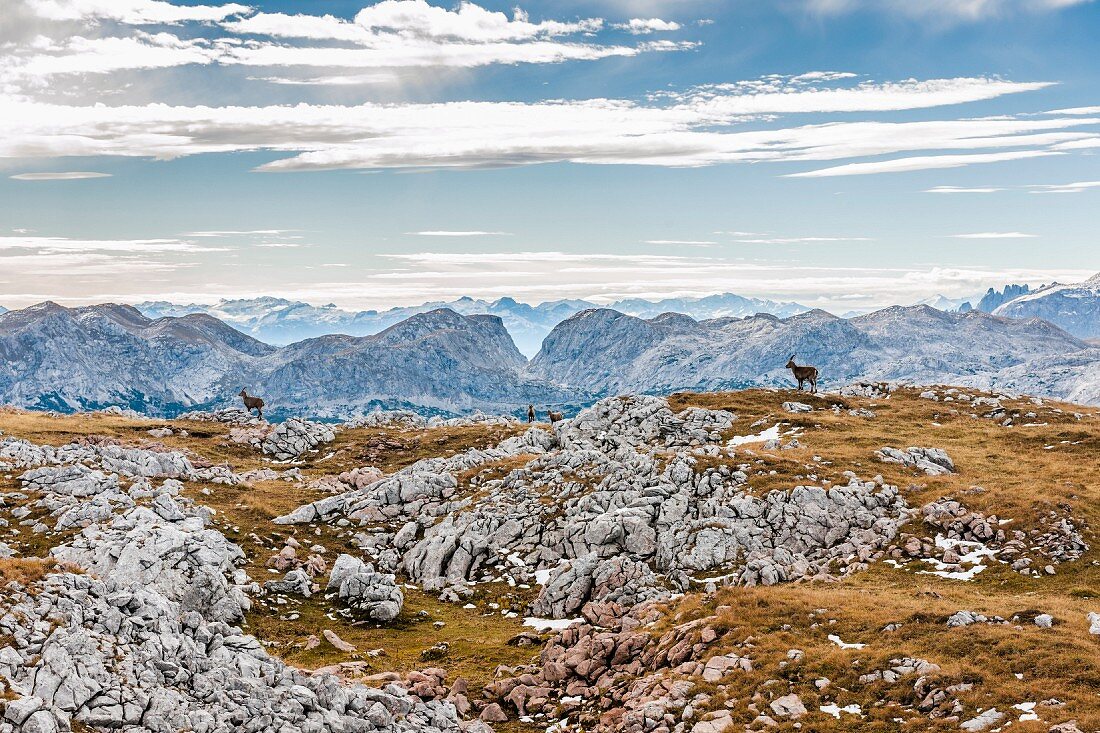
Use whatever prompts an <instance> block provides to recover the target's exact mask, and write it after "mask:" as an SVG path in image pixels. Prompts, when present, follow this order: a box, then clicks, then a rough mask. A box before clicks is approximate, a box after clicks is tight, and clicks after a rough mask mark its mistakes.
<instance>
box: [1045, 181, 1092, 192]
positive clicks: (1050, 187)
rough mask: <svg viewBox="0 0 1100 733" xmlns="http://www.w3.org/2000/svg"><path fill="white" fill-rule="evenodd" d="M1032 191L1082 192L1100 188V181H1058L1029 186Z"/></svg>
mask: <svg viewBox="0 0 1100 733" xmlns="http://www.w3.org/2000/svg"><path fill="white" fill-rule="evenodd" d="M1028 188H1030V189H1032V191H1031V193H1081V192H1082V191H1085V190H1087V189H1090V188H1100V181H1079V182H1077V183H1056V184H1044V185H1034V186H1028Z"/></svg>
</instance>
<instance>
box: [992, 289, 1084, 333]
mask: <svg viewBox="0 0 1100 733" xmlns="http://www.w3.org/2000/svg"><path fill="white" fill-rule="evenodd" d="M994 313H995V314H996V315H999V316H1005V317H1007V318H1042V319H1044V320H1047V321H1050V322H1051V323H1053V324H1055V325H1057V326H1059V327H1061V328H1063V329H1065V330H1066V331H1068V332H1069V333H1072V334H1073V335H1074V336H1077V337H1079V338H1088V339H1096V338H1100V273H1097V274H1096V275H1094V276H1093V277H1091V278H1089V279H1088V280H1086V281H1084V282H1082V283H1077V284H1075V285H1058V284H1054V285H1050V286H1048V287H1045V288H1041V289H1039V290H1036V291H1034V292H1031V293H1024V294H1022V295H1020V296H1019V297H1017V298H1014V299H1012V300H1009V301H1007V302H1006V303H1004V304H1003V305H1001V306H999V307H998V308H997V309H996V310H995V311H994Z"/></svg>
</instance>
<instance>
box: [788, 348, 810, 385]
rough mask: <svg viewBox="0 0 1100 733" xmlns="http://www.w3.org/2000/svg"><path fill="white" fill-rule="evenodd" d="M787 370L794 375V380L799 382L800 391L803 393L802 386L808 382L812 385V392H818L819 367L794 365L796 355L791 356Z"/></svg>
mask: <svg viewBox="0 0 1100 733" xmlns="http://www.w3.org/2000/svg"><path fill="white" fill-rule="evenodd" d="M787 368H788V369H790V370H791V373H792V374H794V378H795V379H797V380H798V391H799V392H801V391H802V385H803V384H804V383H806V382H809V383H810V391H811V392H816V391H817V367H812V366H798V365H797V364H795V363H794V354H791V358H790V360H789V361H788V362H787Z"/></svg>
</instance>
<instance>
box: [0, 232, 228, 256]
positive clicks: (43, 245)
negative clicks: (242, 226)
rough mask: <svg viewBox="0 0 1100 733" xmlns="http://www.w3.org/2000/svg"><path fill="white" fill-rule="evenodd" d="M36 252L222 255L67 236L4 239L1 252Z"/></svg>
mask: <svg viewBox="0 0 1100 733" xmlns="http://www.w3.org/2000/svg"><path fill="white" fill-rule="evenodd" d="M9 250H35V251H38V252H46V253H49V252H138V253H142V254H155V253H165V252H224V251H225V250H224V249H219V248H213V247H199V246H198V245H195V244H193V243H191V242H186V241H184V240H181V239H70V238H67V237H30V236H22V237H3V236H0V252H3V251H9Z"/></svg>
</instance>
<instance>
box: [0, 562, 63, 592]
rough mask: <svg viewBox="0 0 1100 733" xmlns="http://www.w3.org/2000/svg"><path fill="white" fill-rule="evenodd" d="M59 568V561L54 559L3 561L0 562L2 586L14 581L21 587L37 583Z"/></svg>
mask: <svg viewBox="0 0 1100 733" xmlns="http://www.w3.org/2000/svg"><path fill="white" fill-rule="evenodd" d="M57 566H58V563H57V561H56V560H53V559H52V558H38V557H28V558H22V557H11V558H5V559H2V560H0V586H3V585H6V584H8V583H10V582H12V581H15V582H17V583H19V584H21V585H31V584H33V583H37V582H38V581H40V580H42V578H44V577H46V574H47V573H49V572H50V571H51V570H53V569H55V568H56V567H57Z"/></svg>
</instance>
